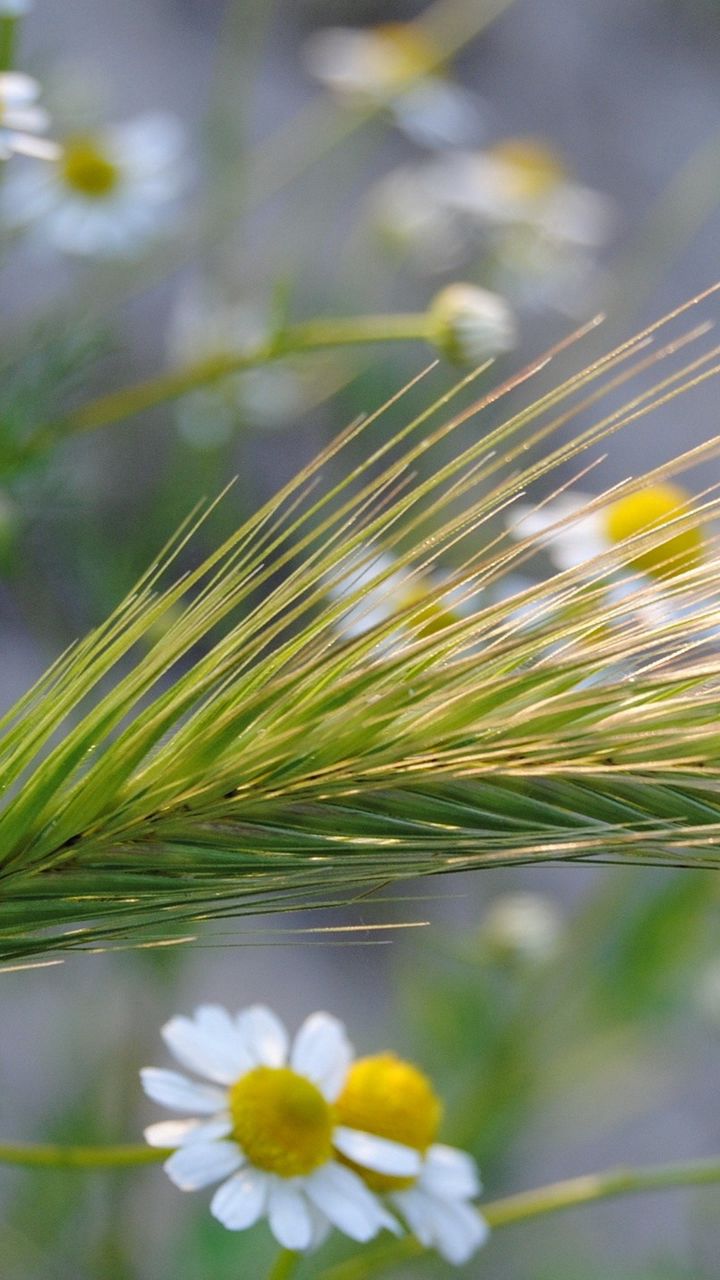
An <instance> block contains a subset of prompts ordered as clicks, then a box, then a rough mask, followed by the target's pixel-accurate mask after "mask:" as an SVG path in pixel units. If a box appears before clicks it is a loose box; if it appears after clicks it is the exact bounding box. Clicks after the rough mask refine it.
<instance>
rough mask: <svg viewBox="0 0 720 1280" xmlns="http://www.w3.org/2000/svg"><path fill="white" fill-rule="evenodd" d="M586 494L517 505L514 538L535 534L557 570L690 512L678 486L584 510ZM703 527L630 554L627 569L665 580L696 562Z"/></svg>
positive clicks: (510, 523)
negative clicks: (535, 504) (537, 503)
mask: <svg viewBox="0 0 720 1280" xmlns="http://www.w3.org/2000/svg"><path fill="white" fill-rule="evenodd" d="M592 501H593V499H592V496H591V495H589V494H584V493H580V492H578V491H575V492H573V493H567V494H561V495H559V496H558V497H557V498H555V499H553V501H551V502H546V503H544V504H543V505H542V506H540V507H533V506H530V505H524V504H520V503H518V504H517V505H516V506H514V507H513V508H512V509H511V511H510V513H509V515H508V517H507V528H508V530H509V532H510V534H511V535H512V536H513V537H515V538H533V539H535V540H536V544H537V546H539V547H544V548H545V549H546V551H547V554H548V556H549V557H550V559H551V560H552V561H553V563H554V564H555V565H556V566H557V568H558V569H560V570H565V569H575V568H577V567H579V566H580V565H583V564H585V563H587V562H590V561H592V560H593V559H594V558H595V557H596V556H599V555H602V554H603V553H604V552H606V551H609V550H611V549H612V548H613V547H615V546H618V545H619V544H620V543H621V542H623V541H624V540H625V539H626V538H632V537H633V536H640V535H642V534H644V533H647V532H649V531H651V530H652V529H653V528H657V527H658V526H660V525H661V524H664V523H665V522H666V521H672V520H673V519H681V518H682V517H683V516H688V515H689V514H690V513H691V511H692V503H691V500H690V496H689V494H687V493H686V492H685V490H684V489H682V488H681V487H680V486H679V485H675V484H655V485H648V487H647V488H645V489H641V490H639V491H638V492H637V493H630V494H627V495H626V496H625V497H621V498H618V499H617V500H616V501H615V502H610V503H609V504H608V505H607V506H603V507H596V508H595V509H594V510H591V511H587V510H585V508H586V505H587V504H588V503H590V502H592ZM703 543H704V537H703V532H702V529H701V528H700V527H699V526H697V525H694V526H691V527H687V528H684V529H681V530H679V531H678V532H677V533H672V532H670V531H668V537H667V538H666V539H664V540H663V541H662V542H658V543H656V544H655V545H654V546H651V547H648V548H645V549H644V550H640V551H638V553H637V555H635V556H633V557H632V558H628V560H627V564H628V567H629V568H631V569H634V570H635V571H637V572H640V573H644V574H647V575H648V576H649V577H650V578H651V579H658V578H659V579H663V578H668V577H669V576H672V574H673V573H681V572H683V571H684V570H686V569H692V568H694V567H695V566H696V565H698V564H699V563H700V561H701V559H702V556H703Z"/></svg>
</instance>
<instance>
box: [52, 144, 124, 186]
mask: <svg viewBox="0 0 720 1280" xmlns="http://www.w3.org/2000/svg"><path fill="white" fill-rule="evenodd" d="M61 166H62V176H63V181H64V182H65V185H66V186H68V187H70V188H71V190H72V191H77V192H79V194H80V195H83V196H87V197H89V198H90V199H91V200H101V199H102V198H103V197H104V196H108V195H110V194H111V193H112V192H113V191H114V190H115V189H116V187H117V185H118V183H119V181H120V170H119V169H118V167H117V165H115V164H113V163H112V161H111V160H108V158H107V156H106V155H105V154H104V153H103V151H102V150H101V149H100V147H99V146H98V145H97V143H95V142H93V141H92V139H91V138H80V137H79V138H71V139H70V140H69V141H68V142H67V143H66V144H65V148H64V151H63V156H62V161H61Z"/></svg>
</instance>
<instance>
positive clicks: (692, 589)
mask: <svg viewBox="0 0 720 1280" xmlns="http://www.w3.org/2000/svg"><path fill="white" fill-rule="evenodd" d="M709 292H712V291H709ZM703 296H704V297H705V296H708V295H703ZM700 301H702V299H696V300H694V301H693V302H692V303H688V304H686V305H685V306H684V307H681V308H679V309H678V310H677V311H676V312H674V313H673V314H672V315H670V316H668V317H665V319H664V320H663V321H660V322H658V323H657V324H656V325H653V326H652V327H651V328H650V329H648V330H646V331H645V332H643V333H641V334H639V335H638V336H637V337H635V338H634V339H632V340H631V341H629V342H627V343H625V344H623V345H622V346H621V347H619V348H616V349H615V350H614V351H612V352H611V353H610V354H609V355H606V356H604V357H603V358H601V359H597V360H595V361H594V362H593V363H592V364H590V365H589V366H588V367H587V368H585V369H583V370H582V371H581V372H580V373H576V374H574V375H572V376H570V377H569V378H567V379H565V381H563V382H561V384H560V385H559V386H557V387H556V388H554V389H552V390H550V391H546V392H544V393H543V394H542V395H541V396H540V397H539V398H538V399H537V400H535V401H534V402H533V403H530V404H529V405H528V406H527V407H525V408H523V409H520V410H516V411H515V412H514V413H513V414H512V415H511V416H510V417H508V418H505V419H501V418H499V417H498V415H499V409H500V406H501V404H502V402H503V400H504V399H505V398H506V397H507V396H508V395H509V393H510V392H511V391H513V392H515V391H517V390H518V388H521V387H522V386H523V384H524V383H525V382H527V381H528V380H529V379H531V378H532V377H533V376H534V375H535V374H537V373H539V372H540V371H541V370H543V369H545V368H546V366H547V365H548V363H549V362H550V361H552V360H553V359H555V358H556V357H557V356H558V355H559V354H560V351H561V349H562V348H564V347H565V346H567V345H568V344H566V343H564V344H561V347H560V348H558V349H556V350H555V351H553V352H550V353H549V355H548V356H547V357H545V358H544V359H543V360H541V361H537V362H535V364H534V365H533V366H532V367H531V368H530V369H527V370H525V371H523V372H522V373H521V374H520V375H518V376H517V377H515V378H513V379H511V380H510V381H509V382H508V383H506V384H504V385H503V386H501V387H500V388H498V389H497V390H496V391H494V392H492V393H491V394H489V395H485V396H484V397H482V398H481V399H480V400H478V401H477V402H476V403H475V404H473V405H472V406H471V407H470V408H469V409H463V410H461V411H459V412H457V413H456V414H455V415H454V416H453V417H452V418H450V419H449V420H445V419H444V418H443V417H442V414H443V412H444V411H445V410H446V409H447V407H448V406H449V404H450V403H451V400H452V398H453V396H454V395H455V394H457V393H459V392H460V391H461V390H464V389H466V387H467V385H469V382H470V380H469V379H466V380H465V381H464V382H463V383H462V384H460V386H459V387H458V388H456V389H455V391H454V392H453V393H451V394H450V395H448V396H444V397H443V398H442V399H441V400H440V401H438V402H437V403H436V404H433V405H432V406H431V407H430V408H429V409H428V410H427V411H426V412H425V413H423V414H422V415H421V416H420V417H418V418H416V419H415V420H413V421H412V422H410V423H409V424H408V425H407V427H405V428H404V430H403V431H401V432H400V433H399V434H398V435H396V436H395V437H394V438H393V439H392V440H390V441H385V442H383V443H381V444H379V445H378V446H377V447H375V448H374V449H368V450H367V456H366V458H365V460H364V461H363V462H361V463H360V464H356V465H354V466H349V467H348V468H347V469H346V470H344V471H343V470H342V464H343V459H344V457H347V456H354V454H355V452H356V447H357V442H358V440H359V439H360V438H361V437H363V436H366V437H367V438H368V439H370V438H371V430H372V427H373V425H374V422H375V419H376V418H377V416H378V415H374V417H373V418H369V419H367V420H366V421H363V422H361V423H356V424H353V425H352V426H351V427H350V428H349V429H348V430H346V431H345V432H344V433H342V435H341V436H340V437H339V438H338V439H337V440H336V441H335V442H334V443H333V444H331V445H330V446H329V447H328V448H327V449H325V450H324V452H323V453H322V454H321V455H320V456H319V457H318V458H317V459H316V460H315V461H314V462H313V463H311V464H310V465H309V466H308V467H306V468H305V469H304V470H303V471H302V472H301V473H300V475H299V476H298V477H297V478H296V479H295V481H294V482H293V483H291V484H290V485H288V486H287V487H286V488H285V489H284V490H283V491H282V492H281V493H280V494H279V495H278V496H277V497H276V498H275V499H274V500H273V501H271V502H270V503H268V504H267V505H266V506H264V507H263V508H262V509H261V510H260V511H259V512H258V513H257V514H256V515H254V516H253V517H252V518H251V519H250V520H248V521H247V522H246V523H245V524H244V525H243V526H242V527H241V528H240V529H239V530H238V531H237V533H236V534H235V535H234V536H233V537H231V538H230V539H228V541H227V542H226V543H225V544H224V545H223V546H222V547H220V548H219V549H218V550H217V551H216V552H215V553H214V554H212V555H211V556H210V557H208V559H207V560H206V561H205V562H204V563H203V564H201V565H200V566H199V567H198V568H196V569H194V570H192V571H191V572H187V573H185V574H184V575H182V576H181V577H180V578H179V579H178V580H177V581H176V582H171V583H170V585H165V580H166V577H167V569H168V566H169V565H170V563H171V562H172V561H173V560H174V559H175V558H176V557H177V556H178V555H180V554H181V553H182V551H183V549H184V546H185V543H186V542H187V540H188V538H191V537H192V532H193V527H194V524H193V521H194V523H195V524H197V522H198V520H203V519H205V518H206V517H207V516H208V514H209V513H210V510H211V508H209V509H208V510H207V511H204V512H202V513H200V514H199V515H198V514H196V516H195V517H193V521H190V522H189V523H188V524H187V525H186V526H185V527H184V528H183V529H182V530H181V531H180V532H179V534H178V535H177V537H176V538H175V539H173V541H172V542H171V543H170V544H169V545H168V547H167V548H166V549H165V552H164V553H163V555H162V556H161V557H160V559H159V560H158V561H157V562H156V563H155V564H154V565H153V566H151V568H150V569H149V570H148V572H147V574H146V575H145V576H144V578H143V579H142V580H141V582H140V583H138V585H137V587H136V589H135V590H134V591H133V592H132V593H131V595H130V596H129V597H128V598H127V599H126V600H125V601H123V602H122V604H120V605H119V606H118V608H117V609H116V611H115V612H114V614H113V615H112V616H111V617H110V618H108V620H107V621H106V622H105V623H104V624H103V625H102V626H101V627H99V628H98V629H97V630H96V631H95V632H93V633H92V634H91V635H90V636H88V637H87V638H86V639H85V640H83V641H81V642H80V643H78V644H77V645H76V646H75V647H74V648H73V649H71V650H70V651H69V652H68V653H66V654H65V655H63V656H62V657H61V658H60V659H59V660H58V661H57V662H56V663H55V665H54V666H53V667H52V668H51V670H50V671H49V672H48V673H47V674H46V675H45V676H44V677H43V679H42V680H41V681H40V682H39V683H38V685H37V686H36V687H35V688H34V689H33V690H31V691H30V692H29V693H28V694H27V695H26V696H25V697H24V698H23V699H21V701H20V702H19V703H18V704H17V706H16V707H15V708H13V709H12V711H10V712H9V713H8V715H6V716H5V718H4V719H3V720H2V722H0V734H1V735H2V736H0V759H1V760H2V773H3V785H4V795H5V804H4V812H3V817H2V824H1V825H0V858H1V860H2V905H1V906H0V958H2V959H4V960H7V961H11V960H15V961H17V960H19V959H22V958H23V957H26V956H32V955H37V954H40V953H43V952H46V951H51V950H60V949H64V948H71V947H78V946H85V945H89V944H97V943H108V942H112V941H116V942H121V941H123V940H125V941H130V942H140V941H143V940H144V941H147V940H148V939H151V940H156V941H164V940H168V939H171V938H172V937H174V936H176V935H178V934H179V932H180V931H181V930H183V929H187V925H188V923H189V922H192V921H198V920H202V919H208V918H212V917H217V916H224V915H228V914H240V913H254V912H260V911H263V912H267V911H274V910H281V909H283V910H287V909H295V908H297V907H299V906H303V905H308V904H310V903H314V902H318V901H322V902H342V901H346V900H347V899H348V898H349V897H350V896H351V895H352V893H353V892H354V891H357V890H358V889H364V890H370V889H372V888H373V886H379V885H380V884H382V883H385V882H387V881H388V880H393V879H400V878H406V877H410V876H417V875H420V874H425V873H428V872H437V871H447V870H449V869H460V868H467V867H480V866H485V865H497V864H499V863H514V862H528V861H539V860H551V859H552V860H558V859H563V860H569V859H584V858H599V859H632V860H636V861H645V862H670V863H674V864H681V865H693V866H714V865H718V864H720V854H719V853H718V844H717V837H718V832H720V726H719V725H718V718H717V701H718V691H719V689H720V648H719V647H718V644H717V634H718V630H717V629H718V627H719V626H720V604H719V600H720V597H719V596H718V554H717V546H716V540H715V539H714V538H712V537H710V536H707V537H706V540H705V550H704V554H703V556H702V558H701V559H700V560H699V561H698V562H697V563H696V564H693V565H691V566H689V567H688V566H687V565H683V564H681V563H676V564H673V563H671V561H672V555H671V554H670V553H668V564H667V566H666V568H667V571H668V572H667V574H666V576H664V578H663V582H662V588H661V589H659V588H658V587H657V586H656V585H652V584H650V585H649V584H648V581H647V579H645V578H643V577H642V575H640V574H637V573H636V574H634V573H633V570H632V568H629V567H628V566H631V565H632V564H633V563H634V562H635V561H636V560H637V558H638V556H639V555H641V554H642V553H643V552H645V551H647V550H648V549H649V548H655V549H656V551H655V554H656V556H658V555H659V557H660V558H662V555H663V551H662V550H660V551H658V550H657V549H658V548H662V547H663V546H664V544H666V543H667V544H668V546H669V547H670V548H672V546H673V544H672V543H668V537H669V532H668V531H669V530H670V531H671V533H672V535H673V536H675V535H676V534H680V533H683V532H685V531H687V530H688V529H692V528H694V527H696V526H698V525H702V526H703V527H704V528H705V527H708V521H712V520H713V519H714V518H715V517H716V515H717V512H718V508H719V507H720V496H718V494H717V493H716V492H715V491H714V490H712V491H708V492H707V493H705V494H704V495H702V497H701V500H700V501H699V502H698V504H697V506H696V507H695V508H694V509H693V510H686V511H683V512H678V513H677V514H675V515H673V516H672V517H670V518H669V519H668V520H667V521H665V522H664V523H663V524H662V525H661V526H660V527H658V528H652V529H650V530H646V531H644V532H641V533H639V534H636V535H634V537H632V538H631V539H630V540H626V541H625V542H624V543H621V544H619V545H616V546H614V547H611V548H609V549H608V550H606V551H604V552H603V553H602V554H600V555H598V556H596V557H595V558H594V559H593V561H592V563H591V564H590V565H588V564H584V565H581V566H579V567H576V568H573V569H566V570H565V571H563V572H559V573H556V574H554V576H552V577H551V578H549V579H547V580H545V581H541V582H539V583H535V584H532V583H528V584H525V585H522V584H521V585H520V586H519V587H518V589H517V590H515V591H514V592H512V593H511V594H509V595H508V594H504V593H503V591H502V590H501V584H502V583H503V582H505V581H507V582H510V583H512V582H513V580H514V579H513V578H512V577H511V575H515V574H516V573H517V571H518V570H519V569H521V568H523V567H524V566H526V565H527V563H528V561H529V560H530V559H531V558H532V557H534V556H536V555H538V554H542V552H543V547H544V545H545V540H544V539H543V538H541V537H539V536H538V535H534V536H528V537H527V538H524V539H521V540H519V541H513V539H512V538H510V537H509V535H508V533H507V531H506V529H505V528H504V526H503V524H502V516H503V513H506V512H507V511H509V510H511V508H512V504H513V503H514V502H515V501H516V499H517V498H518V497H519V496H520V495H523V494H526V492H527V490H528V487H529V486H532V485H533V484H534V482H535V481H537V480H539V479H542V478H543V477H547V476H550V475H552V474H553V472H555V470H556V469H557V468H558V467H560V466H567V465H568V464H571V463H572V464H573V466H575V467H577V468H578V469H579V471H580V473H584V472H587V470H589V469H590V468H591V466H592V465H593V462H594V460H593V458H592V457H591V458H590V459H588V458H587V456H586V455H587V451H588V450H591V449H592V448H593V447H594V446H596V445H598V444H599V443H600V442H601V441H603V440H606V439H607V438H608V437H609V436H611V435H612V434H614V433H615V432H617V431H619V430H621V429H623V428H626V427H629V426H631V425H632V424H633V423H635V422H637V421H638V420H640V419H641V418H643V417H645V416H646V415H647V414H648V413H650V412H651V411H652V410H653V409H654V408H656V407H658V406H659V405H661V404H665V403H668V402H669V401H671V400H673V399H674V398H675V397H677V396H679V395H680V394H684V393H685V392H687V391H688V390H689V389H690V388H691V387H693V386H694V385H696V384H698V383H699V382H701V381H704V380H705V379H707V378H709V377H712V376H714V375H715V374H716V373H717V372H718V370H719V369H720V347H714V348H711V349H709V350H707V351H703V352H702V353H701V354H699V355H697V356H695V357H694V358H693V359H692V361H691V362H689V363H688V362H687V361H685V362H683V360H684V357H683V358H682V359H681V360H680V365H679V367H675V362H676V361H677V359H678V356H679V355H681V353H682V352H683V351H684V349H685V347H686V346H687V344H688V343H690V342H693V343H696V344H697V343H698V342H700V341H701V340H702V339H703V337H704V335H705V334H706V332H707V329H708V326H707V325H705V324H700V325H697V326H696V327H695V328H694V329H693V330H692V331H691V332H689V333H680V334H679V335H678V334H675V335H674V336H670V337H669V338H668V339H667V340H666V341H665V342H664V344H663V345H656V342H657V337H658V335H659V334H660V332H661V329H663V328H668V331H669V328H671V327H672V325H674V324H677V322H678V320H679V319H680V318H681V317H682V315H683V314H684V313H685V312H686V311H687V310H688V309H689V308H690V307H691V306H695V305H697V304H698V303H699V302H700ZM583 336H584V334H583V333H579V334H577V335H574V338H573V340H574V341H581V340H582V338H583ZM656 369H657V372H654V371H655V370H656ZM649 373H652V374H653V379H654V380H653V383H652V385H650V386H648V385H647V382H646V381H645V378H646V377H647V375H648V374H649ZM633 379H636V381H637V386H638V389H637V390H636V391H635V392H634V394H633V395H632V397H631V398H630V399H629V400H627V401H626V403H625V404H624V406H623V407H622V408H606V409H604V408H603V407H602V400H603V397H606V396H608V395H609V394H613V393H615V392H616V391H617V390H618V388H621V387H624V386H625V385H626V384H630V382H631V380H633ZM398 399H399V398H398ZM438 418H439V419H440V425H432V424H433V422H434V421H435V422H437V420H438ZM588 421H589V422H590V425H586V424H587V423H588ZM572 422H579V423H581V424H582V425H581V429H580V430H579V431H578V433H577V434H576V435H575V436H574V438H572V439H571V440H569V441H568V440H567V439H566V438H565V436H564V435H561V434H560V433H561V432H562V431H564V430H565V428H566V427H567V425H568V424H569V423H572ZM469 423H471V424H472V426H473V430H474V432H475V440H474V442H473V443H471V444H469V445H466V446H465V447H464V448H462V449H456V450H452V448H451V443H452V438H453V435H454V433H456V432H457V431H458V429H459V428H460V427H462V426H466V424H469ZM554 437H557V439H558V440H559V443H552V442H553V438H554ZM351 446H352V452H351ZM540 446H542V451H540ZM718 453H720V437H716V438H715V439H713V440H710V441H708V442H707V443H706V444H704V445H702V446H700V447H698V448H696V449H694V450H692V451H690V452H689V453H687V454H684V455H682V456H681V457H679V458H676V459H673V460H672V461H671V462H669V463H668V464H666V465H664V466H662V467H658V468H656V469H655V470H654V471H653V472H651V473H648V474H647V475H645V476H643V477H639V478H636V479H634V480H629V481H628V482H626V483H625V484H623V485H620V486H617V487H616V488H615V489H614V490H613V491H612V493H611V494H603V495H601V496H600V497H598V498H597V499H594V500H593V501H592V502H591V503H590V506H589V508H588V512H589V513H592V512H595V511H598V510H601V509H602V508H603V507H604V506H607V504H608V502H609V501H614V500H616V499H617V498H618V497H619V496H622V495H624V494H627V493H631V492H634V491H636V490H638V489H639V488H640V487H642V486H644V485H646V484H648V483H650V482H652V483H657V482H660V481H664V480H667V479H668V478H669V477H671V476H674V475H676V474H677V473H678V472H680V471H682V470H683V469H684V468H686V467H688V466H691V465H693V466H694V465H696V464H697V463H698V462H701V461H703V460H705V459H707V458H710V457H712V456H715V455H716V454H718ZM327 475H329V476H330V480H329V481H328V480H327V479H326V480H325V483H324V487H323V489H319V487H318V486H319V482H320V480H321V478H323V477H325V476H327ZM565 487H566V484H560V483H556V493H560V492H562V491H563V489H564V488H565ZM318 495H319V496H318ZM564 523H565V522H564V521H562V520H561V521H559V522H558V529H561V528H562V526H563V524H564ZM623 567H624V568H625V570H626V573H625V578H626V589H625V591H624V593H623V594H622V595H617V594H614V593H613V592H612V591H610V590H609V589H608V579H609V575H611V574H612V573H613V571H616V570H618V569H621V568H623ZM438 568H442V570H443V574H444V576H443V577H442V579H436V578H435V577H434V576H433V575H434V574H435V573H436V570H437V569H438ZM672 570H674V572H671V571H672ZM627 581H629V586H628V585H627Z"/></svg>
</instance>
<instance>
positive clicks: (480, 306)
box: [428, 284, 517, 364]
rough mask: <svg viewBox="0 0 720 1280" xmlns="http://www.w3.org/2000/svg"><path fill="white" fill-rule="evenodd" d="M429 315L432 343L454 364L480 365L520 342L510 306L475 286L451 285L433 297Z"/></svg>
mask: <svg viewBox="0 0 720 1280" xmlns="http://www.w3.org/2000/svg"><path fill="white" fill-rule="evenodd" d="M428 316H429V319H430V335H429V336H430V341H431V342H432V343H433V344H434V345H435V346H436V347H437V349H438V351H440V352H441V354H442V355H444V356H445V358H446V359H447V360H451V361H452V362H453V364H481V363H482V361H483V360H487V359H488V358H489V357H490V356H497V355H500V354H501V353H502V352H504V351H511V350H512V348H513V347H514V346H515V344H516V342H517V328H516V325H515V317H514V315H513V313H512V310H511V308H510V307H509V305H508V303H507V302H506V301H505V299H504V298H501V297H500V296H499V295H498V294H496V293H490V292H489V290H487V289H479V288H477V286H476V285H472V284H451V285H448V286H447V288H445V289H442V290H441V291H440V293H438V294H436V296H435V297H434V299H433V301H432V302H431V304H430V309H429V312H428Z"/></svg>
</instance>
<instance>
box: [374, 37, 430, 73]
mask: <svg viewBox="0 0 720 1280" xmlns="http://www.w3.org/2000/svg"><path fill="white" fill-rule="evenodd" d="M373 34H374V35H375V36H376V37H377V40H378V46H377V47H378V62H379V65H378V70H381V72H382V76H383V78H384V79H385V81H386V82H387V83H388V84H403V83H404V82H405V81H406V80H415V79H417V78H419V77H421V76H424V75H427V74H428V73H429V72H431V71H432V70H433V68H434V66H435V63H436V62H437V60H438V55H437V51H436V49H435V46H434V45H433V43H432V41H431V40H429V39H428V37H427V36H426V35H425V33H424V32H422V31H420V30H419V28H418V27H417V26H416V25H415V24H414V23H411V22H384V23H381V24H380V25H379V26H377V27H375V28H374V29H373Z"/></svg>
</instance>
